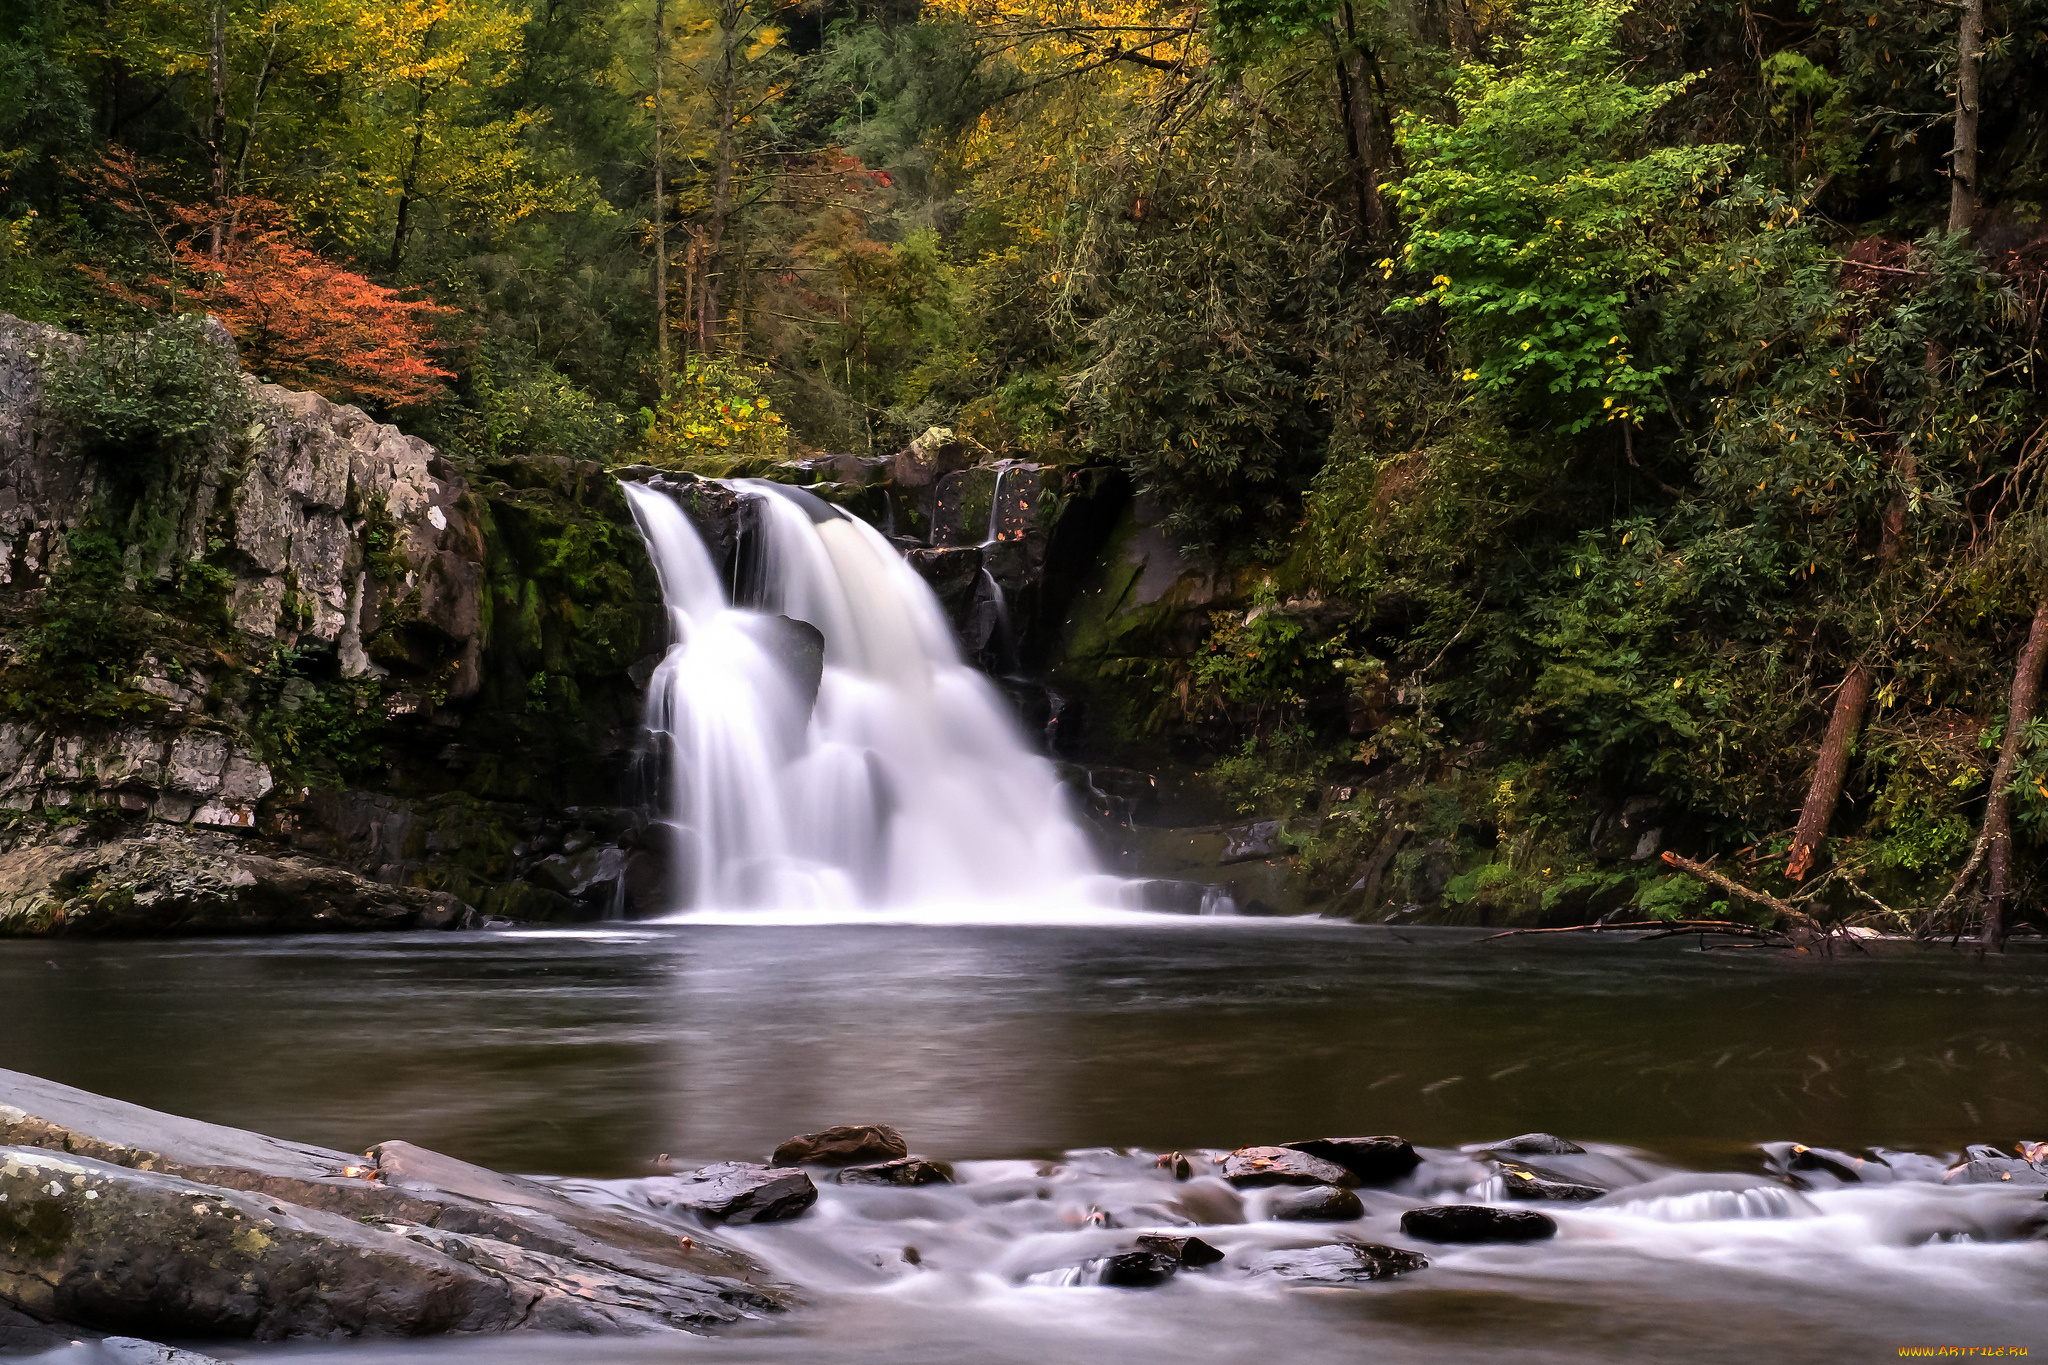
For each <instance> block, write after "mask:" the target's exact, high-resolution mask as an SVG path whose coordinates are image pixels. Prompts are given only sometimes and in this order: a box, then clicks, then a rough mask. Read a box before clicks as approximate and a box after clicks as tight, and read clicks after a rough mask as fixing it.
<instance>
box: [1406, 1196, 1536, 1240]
mask: <svg viewBox="0 0 2048 1365" xmlns="http://www.w3.org/2000/svg"><path fill="white" fill-rule="evenodd" d="M1401 1231H1403V1232H1405V1233H1407V1234H1408V1235H1409V1236H1410V1237H1415V1238H1419V1239H1420V1240H1422V1241H1425V1242H1444V1243H1460V1244H1471V1243H1480V1242H1541V1241H1544V1240H1546V1239H1548V1238H1551V1237H1555V1236H1557V1220H1556V1219H1554V1218H1552V1217H1551V1216H1550V1215H1549V1214H1547V1213H1536V1212H1533V1211H1530V1210H1523V1209H1495V1208H1488V1207H1487V1206H1485V1205H1483V1204H1440V1205H1437V1206H1435V1207H1433V1208H1426V1209H1410V1210H1408V1212H1406V1213H1404V1214H1402V1215H1401Z"/></svg>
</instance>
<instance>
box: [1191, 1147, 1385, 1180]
mask: <svg viewBox="0 0 2048 1365" xmlns="http://www.w3.org/2000/svg"><path fill="white" fill-rule="evenodd" d="M1221 1174H1222V1176H1223V1178H1224V1179H1225V1180H1228V1181H1229V1182H1230V1183H1231V1184H1233V1185H1235V1186H1237V1187H1238V1188H1239V1189H1241V1190H1249V1189H1256V1188H1258V1187H1259V1186H1262V1185H1340V1186H1341V1185H1355V1184H1357V1183H1358V1180H1357V1177H1355V1176H1353V1175H1352V1174H1351V1172H1349V1171H1347V1170H1345V1169H1344V1168H1343V1167H1342V1166H1339V1165H1337V1164H1336V1163H1335V1162H1331V1161H1325V1160H1323V1159H1322V1158H1321V1157H1315V1156H1310V1155H1309V1154H1308V1153H1307V1152H1302V1151H1296V1150H1295V1149H1294V1148H1292V1147H1240V1148H1238V1149H1237V1150H1236V1151H1234V1152H1232V1153H1231V1154H1230V1155H1229V1156H1227V1157H1225V1158H1223V1168H1222V1172H1221Z"/></svg>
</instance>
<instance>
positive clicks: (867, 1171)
mask: <svg viewBox="0 0 2048 1365" xmlns="http://www.w3.org/2000/svg"><path fill="white" fill-rule="evenodd" d="M832 1178H833V1180H835V1181H836V1182H838V1183H839V1184H841V1185H950V1184H952V1183H953V1180H952V1177H951V1176H948V1175H947V1174H946V1170H945V1168H944V1167H943V1166H940V1165H939V1164H938V1163H937V1162H933V1161H926V1160H925V1159H924V1158H923V1157H921V1156H902V1157H898V1158H896V1159H895V1160H894V1161H880V1162H876V1163H875V1164H874V1165H872V1166H847V1167H845V1168H843V1169H842V1170H841V1171H840V1172H839V1174H837V1175H835V1176H833V1177H832Z"/></svg>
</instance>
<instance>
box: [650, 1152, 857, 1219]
mask: <svg viewBox="0 0 2048 1365" xmlns="http://www.w3.org/2000/svg"><path fill="white" fill-rule="evenodd" d="M648 1186H649V1188H648V1191H647V1196H648V1202H649V1203H651V1204H653V1205H654V1206H655V1207H657V1208H679V1209H687V1210H689V1211H690V1212H692V1213H695V1214H696V1215H697V1216H698V1217H700V1218H703V1219H705V1220H707V1221H709V1222H713V1223H731V1224H734V1225H740V1224H746V1223H775V1222H780V1221H782V1220H783V1219H786V1218H794V1217H796V1216H797V1215H798V1214H800V1213H802V1212H803V1211H804V1210H805V1209H808V1208H809V1207H810V1206H811V1205H812V1204H814V1203H816V1202H817V1200H818V1187H817V1186H816V1185H813V1184H812V1183H811V1178H810V1177H809V1176H807V1175H805V1174H804V1173H803V1172H802V1171H795V1170H790V1169H788V1168H786V1167H784V1168H777V1167H774V1166H757V1165H755V1164H754V1163H752V1162H750V1161H721V1162H718V1163H716V1164H715V1165H710V1166H705V1167H703V1168H701V1169H699V1170H695V1171H691V1172H689V1173H688V1174H685V1175H672V1176H664V1177H660V1178H658V1179H656V1180H651V1181H649V1182H648Z"/></svg>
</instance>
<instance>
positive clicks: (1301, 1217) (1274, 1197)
mask: <svg viewBox="0 0 2048 1365" xmlns="http://www.w3.org/2000/svg"><path fill="white" fill-rule="evenodd" d="M1266 1217H1268V1218H1271V1219H1274V1220H1276V1221H1278V1222H1282V1223H1348V1222H1350V1221H1351V1220H1352V1219H1354V1218H1363V1217H1365V1205H1364V1204H1363V1203H1361V1202H1359V1198H1358V1196H1357V1195H1355V1194H1353V1193H1352V1192H1351V1191H1350V1190H1347V1189H1343V1188H1341V1187H1339V1186H1336V1185H1309V1186H1307V1187H1305V1188H1300V1189H1283V1190H1276V1191H1275V1192H1274V1193H1273V1194H1271V1195H1269V1196H1268V1197H1267V1199H1266Z"/></svg>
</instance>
